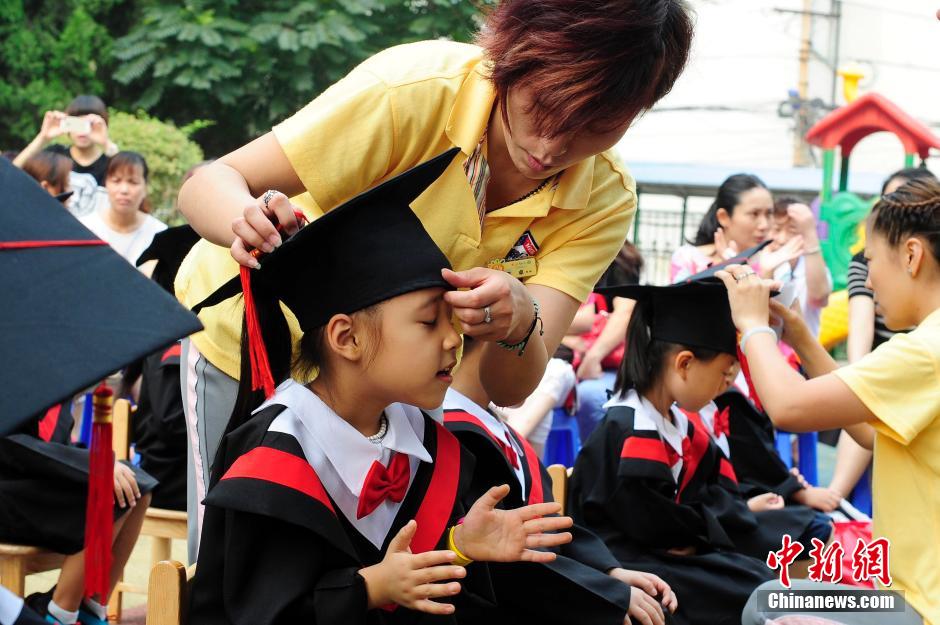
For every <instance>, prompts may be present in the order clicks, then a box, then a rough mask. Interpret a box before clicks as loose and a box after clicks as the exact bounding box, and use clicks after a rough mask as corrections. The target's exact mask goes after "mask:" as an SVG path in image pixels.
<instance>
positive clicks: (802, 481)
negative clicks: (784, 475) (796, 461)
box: [790, 467, 810, 488]
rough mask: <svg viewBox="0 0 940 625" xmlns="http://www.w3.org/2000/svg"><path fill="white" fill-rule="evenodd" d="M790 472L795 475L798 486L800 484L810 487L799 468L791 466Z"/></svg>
mask: <svg viewBox="0 0 940 625" xmlns="http://www.w3.org/2000/svg"><path fill="white" fill-rule="evenodd" d="M790 473H792V474H793V475H795V476H796V479H797V480H798V481H799V483H800V486H802V487H803V488H809V487H810V483H809V482H807V481H806V478H805V477H803V474H802V473H800V470H799V469H797V468H796V467H793V468H792V469H790Z"/></svg>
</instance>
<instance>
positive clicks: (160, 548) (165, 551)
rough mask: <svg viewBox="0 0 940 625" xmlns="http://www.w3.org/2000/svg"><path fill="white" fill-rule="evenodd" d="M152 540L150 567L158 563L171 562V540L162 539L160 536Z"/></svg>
mask: <svg viewBox="0 0 940 625" xmlns="http://www.w3.org/2000/svg"><path fill="white" fill-rule="evenodd" d="M150 540H151V543H150V554H151V558H150V565H151V566H153V565H154V564H156V563H157V562H163V561H164V560H169V559H170V547H171V542H170V539H169V538H162V537H160V536H152V537H151V538H150Z"/></svg>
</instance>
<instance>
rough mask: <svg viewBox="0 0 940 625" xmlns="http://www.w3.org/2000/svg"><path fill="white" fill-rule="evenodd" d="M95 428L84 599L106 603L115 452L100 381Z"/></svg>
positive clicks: (109, 400) (108, 393)
mask: <svg viewBox="0 0 940 625" xmlns="http://www.w3.org/2000/svg"><path fill="white" fill-rule="evenodd" d="M92 402H93V404H94V417H93V419H94V425H93V426H92V432H91V454H90V458H89V461H88V462H89V467H88V473H89V480H88V508H87V510H86V514H85V596H86V597H95V596H97V601H99V602H101V603H105V602H107V600H108V591H109V590H110V588H109V587H110V585H111V584H110V581H111V579H110V578H111V538H112V530H113V526H114V450H113V449H112V446H111V407H112V405H113V403H114V391H112V390H111V389H110V388H109V387H108V386H107V385H106V384H105V383H104V382H102V383H101V384H100V385H99V386H98V388H96V389H95V392H94V394H93V396H92Z"/></svg>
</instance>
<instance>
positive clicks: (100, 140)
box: [85, 113, 111, 149]
mask: <svg viewBox="0 0 940 625" xmlns="http://www.w3.org/2000/svg"><path fill="white" fill-rule="evenodd" d="M85 118H86V119H87V120H88V121H89V122H90V123H91V132H90V133H89V135H88V138H89V139H91V141H92V143H94V144H95V145H97V146H100V147H101V148H102V149H104V148H105V147H107V145H108V143H109V142H110V141H111V140H110V139H109V138H108V122H106V121H104V118H103V117H102V116H101V115H96V114H94V113H91V114H89V115H86V116H85Z"/></svg>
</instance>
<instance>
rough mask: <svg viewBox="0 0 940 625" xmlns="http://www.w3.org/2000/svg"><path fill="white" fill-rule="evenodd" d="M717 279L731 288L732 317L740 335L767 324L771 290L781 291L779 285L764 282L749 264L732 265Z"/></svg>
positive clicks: (729, 299) (718, 275)
mask: <svg viewBox="0 0 940 625" xmlns="http://www.w3.org/2000/svg"><path fill="white" fill-rule="evenodd" d="M715 276H717V277H718V278H719V279H721V281H722V282H724V283H725V287H726V288H727V289H728V302H729V303H730V305H731V318H732V319H733V320H734V325H735V327H737V328H738V330H739V331H740V332H747V331H748V330H750V329H751V328H756V327H759V326H765V325H767V322H768V320H769V319H770V291H771V290H772V289H774V288H778V287H779V283H777V282H774V281H773V280H764V279H761V278H760V277H759V276H758V275H757V274H756V273H754V270H753V269H751V268H750V267H747V266H745V265H728V266H727V267H726V268H725V269H722V270H721V271H718V272H717V273H715Z"/></svg>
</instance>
